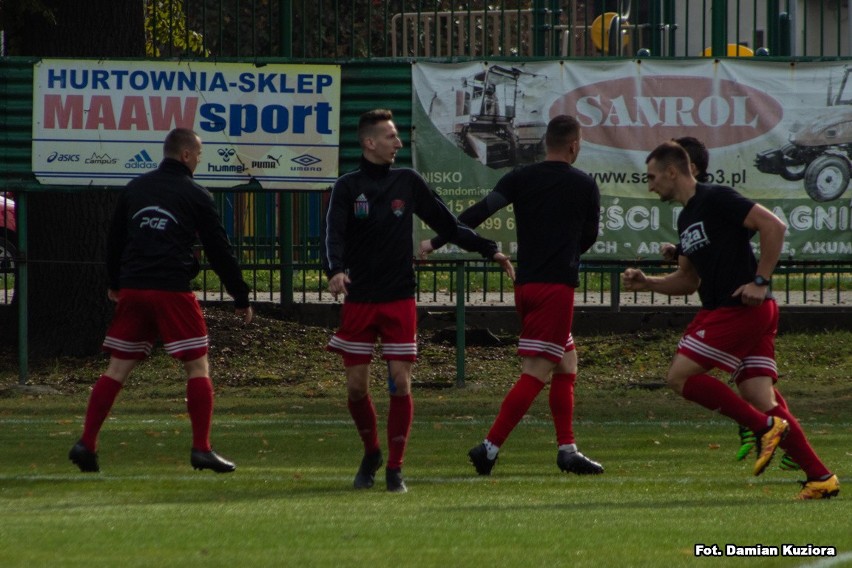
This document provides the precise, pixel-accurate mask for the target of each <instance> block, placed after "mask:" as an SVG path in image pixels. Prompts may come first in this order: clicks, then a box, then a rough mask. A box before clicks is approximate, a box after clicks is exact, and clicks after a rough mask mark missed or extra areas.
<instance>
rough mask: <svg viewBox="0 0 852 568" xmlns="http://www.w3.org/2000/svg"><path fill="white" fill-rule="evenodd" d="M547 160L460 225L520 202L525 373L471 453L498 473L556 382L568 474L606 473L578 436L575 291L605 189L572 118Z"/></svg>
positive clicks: (502, 186)
mask: <svg viewBox="0 0 852 568" xmlns="http://www.w3.org/2000/svg"><path fill="white" fill-rule="evenodd" d="M545 143H546V145H547V156H546V157H545V160H544V161H542V162H539V163H537V164H532V165H529V166H526V167H522V168H518V169H516V170H514V171H511V172H509V173H507V174H506V175H505V176H503V177H502V178H501V179H500V181H499V182H497V186H496V187H495V188H494V190H493V191H492V192H491V193H489V194H488V195H487V196H485V199H483V200H481V201H479V202H478V203H476V204H474V205H472V206H471V207H470V208H469V209H467V210H466V211H464V212H463V213H462V214H461V215H460V216H459V220H460V221H462V222H463V223H465V224H467V225H469V226H471V227H474V228H475V227H477V226H479V224H480V223H482V222H483V221H485V219H487V218H488V217H490V216H491V215H492V214H493V213H494V212H496V211H498V210H499V209H502V208H503V207H505V206H507V205H509V204H512V205H513V206H514V211H515V220H516V224H517V233H518V234H517V238H518V259H517V260H518V277H517V279H516V280H515V307H516V309H517V310H518V313H519V315H520V316H521V322H522V329H521V335H520V337H519V339H518V355H520V356H521V358H522V363H521V376H520V378H519V380H518V381H517V382H516V383H515V385H514V386H513V387H512V389H511V390H510V391H509V393H508V394H507V395H506V397H505V399H504V400H503V404H502V406H501V407H500V412H499V413H498V414H497V418H496V419H495V420H494V424H493V425H492V427H491V430H490V431H489V432H488V436H487V437H486V438H485V440H484V441H483V442H482V443H481V444H479V445H477V446H475V447H474V448H472V449H471V450H470V452H468V456H469V457H470V460H471V463H473V465H474V467H475V468H476V471H477V473H479V474H480V475H490V474H491V469H492V468H493V467H494V464H495V463H496V461H497V452H498V450H499V449H500V446H502V445H503V443H504V442H505V441H506V439H507V438H508V437H509V434H510V433H511V432H512V430H513V429H514V428H515V426H517V424H518V423H519V422H520V420H521V419H522V418H523V416H524V414H526V412H527V410H528V409H529V407H530V405H531V404H532V402H533V401H534V400H535V398H536V397H537V396H538V394H539V392H541V390H542V389H543V388H544V385H545V384H546V383H547V382H548V381H549V382H550V395H549V397H550V411H551V414H552V415H553V424H554V426H555V428H556V441H557V447H558V449H557V454H556V463H557V465H558V467H559V468H560V469H561V470H562V471H566V472H573V473H577V474H599V473H603V467H601V465H600V464H599V463H597V462H594V461H592V460H590V459H589V458H587V457H586V456H584V455H583V454H582V453H580V452H579V451H577V444H576V442H575V439H574V429H573V413H574V383H575V381H576V378H577V352H576V350H575V347H574V338H573V336H572V335H571V324H572V319H573V314H574V289H575V288H576V287H577V286H578V285H579V269H580V255H581V254H583V253H584V252H586V251H587V250H588V249H589V248H590V247H591V246H592V245H593V244H594V242H595V240H597V237H598V223H599V218H600V191H599V190H598V186H597V184H596V183H595V181H594V180H593V179H592V178H591V177H590V176H589V175H588V174H586V173H584V172H582V171H580V170H578V169H577V168H575V167H574V166H573V165H572V164H573V163H574V161H575V160H576V159H577V154H578V153H579V151H580V124H579V122H577V120H576V119H574V118H573V117H570V116H566V115H560V116H557V117H555V118H553V119H552V120H551V121H550V122H549V123H548V125H547V132H546V133H545ZM446 242H447V239H444V238H442V237H440V236H438V237H435V238H433V239H431V241H429V240H427V241H423V242H422V243H421V245H420V252H421V255H425V254H428V253H430V252H432V251H433V250H435V249H437V248H439V247H441V246H443V245H444V243H446Z"/></svg>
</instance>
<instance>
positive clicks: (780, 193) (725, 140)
mask: <svg viewBox="0 0 852 568" xmlns="http://www.w3.org/2000/svg"><path fill="white" fill-rule="evenodd" d="M412 84H413V88H412V90H413V117H414V119H413V122H414V127H415V131H416V133H417V137H416V146H415V148H414V152H413V154H414V160H415V166H416V167H417V169H418V170H419V171H420V172H421V173H422V174H423V175H424V177H425V178H426V180H427V181H428V182H429V183H431V184H432V186H433V187H434V188H435V189H436V191H438V193H439V194H440V195H441V196H442V197H443V198H444V199H445V201H447V202H448V204H449V205H450V207H451V208H452V209H453V211H454V212H455V213H459V212H460V211H462V210H464V209H465V208H466V207H468V206H470V205H471V204H473V203H475V202H476V201H478V200H479V199H481V198H482V197H483V196H484V195H486V194H487V193H488V192H489V191H490V190H491V189H492V188H493V187H494V185H495V184H496V182H497V180H499V179H500V177H501V176H502V175H503V174H505V173H506V172H507V171H509V169H510V168H513V167H516V166H521V165H523V164H527V163H531V162H533V161H536V160H540V159H542V158H543V157H544V145H543V135H544V131H545V127H546V125H547V122H548V121H549V120H550V118H552V117H553V116H556V115H558V114H569V115H573V116H575V117H577V119H578V120H579V121H580V123H581V124H582V127H583V142H582V145H581V150H580V155H579V158H578V160H577V163H576V164H575V165H576V166H577V167H578V168H580V169H582V170H584V171H586V172H588V173H589V174H591V175H592V176H593V177H594V179H595V180H596V181H597V183H598V185H599V187H600V189H601V197H602V199H601V231H600V235H599V238H598V242H597V243H595V245H594V247H593V248H592V250H591V251H590V253H589V255H588V257H589V258H598V259H613V260H630V259H652V260H656V259H659V250H660V244H661V243H663V242H675V238H676V219H677V215H678V213H679V211H680V208H679V206H678V205H676V204H674V205H673V204H668V203H661V202H660V201H659V198H658V197H657V196H656V194H650V193H648V188H647V179H646V176H645V158H646V156H647V155H648V153H649V152H650V151H651V150H652V149H653V148H655V147H656V146H657V145H658V144H660V143H661V142H664V141H666V140H670V139H672V138H677V137H681V136H694V137H696V138H698V139H699V140H701V141H703V142H704V143H705V145H706V146H707V148H708V150H709V153H710V167H709V174H710V178H711V180H710V181H711V182H713V183H718V184H724V185H728V186H732V187H734V188H735V189H737V190H738V191H740V192H741V193H742V194H743V195H745V196H746V197H748V198H750V199H753V200H755V201H757V202H759V203H761V204H763V205H765V206H766V207H768V208H769V209H771V210H772V211H773V212H775V213H776V214H777V215H779V216H780V217H781V218H782V219H783V220H784V221H785V222H786V223H787V226H788V232H787V239H786V242H785V247H784V253H783V258H785V259H804V260H826V259H843V260H849V259H850V258H852V230H850V226H852V206H850V195H849V194H846V195H844V193H845V192H846V190H847V186H848V185H849V180H850V171H852V162H850V158H852V67H849V66H847V65H844V64H843V63H842V62H840V63H838V62H826V63H795V64H791V63H781V62H766V61H761V60H759V59H758V58H752V59H736V60H735V59H728V60H724V61H718V60H714V59H702V60H685V61H672V60H653V59H642V60H612V61H606V60H595V61H589V60H583V61H554V62H534V63H521V62H517V63H515V62H501V63H496V64H491V65H489V64H486V63H478V62H473V63H463V64H433V63H416V64H414V65H413V67H412ZM480 229H481V231H480V232H481V233H482V234H483V235H485V236H488V237H489V238H492V239H495V240H497V241H498V242H499V243H500V244H501V246H502V248H503V250H504V252H508V253H510V254H512V253H513V252H514V250H515V248H516V244H515V233H514V219H513V217H512V213H511V211H510V210H508V209H506V210H503V211H501V212H500V213H498V214H497V215H495V216H494V217H493V218H491V219H489V220H488V221H487V222H486V223H484V224H483V226H482V227H480ZM419 232H420V233H422V236H424V237H425V236H428V235H429V231H428V230H427V229H426V228H425V227H419ZM419 236H420V235H419ZM456 252H458V251H457V250H454V249H453V248H452V247H451V246H448V247H445V248H444V249H442V250H441V251H439V253H440V254H455V253H456Z"/></svg>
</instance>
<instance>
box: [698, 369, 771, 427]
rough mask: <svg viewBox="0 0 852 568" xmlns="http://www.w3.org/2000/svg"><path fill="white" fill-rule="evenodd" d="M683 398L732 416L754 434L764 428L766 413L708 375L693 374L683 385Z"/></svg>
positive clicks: (729, 416)
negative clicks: (756, 408)
mask: <svg viewBox="0 0 852 568" xmlns="http://www.w3.org/2000/svg"><path fill="white" fill-rule="evenodd" d="M683 398H685V399H686V400H690V401H692V402H696V403H698V404H700V405H701V406H703V407H704V408H707V409H709V410H712V411H713V412H719V413H720V414H723V415H725V416H727V417H728V418H732V419H733V420H734V421H735V422H737V423H738V424H742V425H743V426H746V427H747V428H748V429H750V430H751V431H752V432H754V433H756V434H758V435H759V434H760V433H761V432H763V431H764V430H766V426H767V423H766V415H765V414H763V413H762V412H759V411H757V410H755V408H754V407H753V406H752V405H750V404H749V403H747V402H746V401H745V400H743V399H742V398H740V397H739V396H738V395H737V393H735V392H734V391H733V390H731V389H730V387H728V385H726V384H724V383H722V382H721V381H720V380H719V379H715V378H713V377H711V376H710V375H693V376H691V377H689V378H688V379H686V382H685V383H684V385H683Z"/></svg>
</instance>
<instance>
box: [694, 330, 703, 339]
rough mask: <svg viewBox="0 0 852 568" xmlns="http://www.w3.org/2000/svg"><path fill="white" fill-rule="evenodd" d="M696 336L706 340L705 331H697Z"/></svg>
mask: <svg viewBox="0 0 852 568" xmlns="http://www.w3.org/2000/svg"><path fill="white" fill-rule="evenodd" d="M695 335H697V336H698V337H700V338H701V339H704V330H703V329H699V330H698V331H696V332H695Z"/></svg>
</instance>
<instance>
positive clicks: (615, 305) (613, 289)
mask: <svg viewBox="0 0 852 568" xmlns="http://www.w3.org/2000/svg"><path fill="white" fill-rule="evenodd" d="M609 289H610V297H609V305H610V310H612V311H613V312H617V311H619V310H620V309H621V274H620V272H619V270H618V268H617V267H616V270H614V271H612V272H610V273H609Z"/></svg>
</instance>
